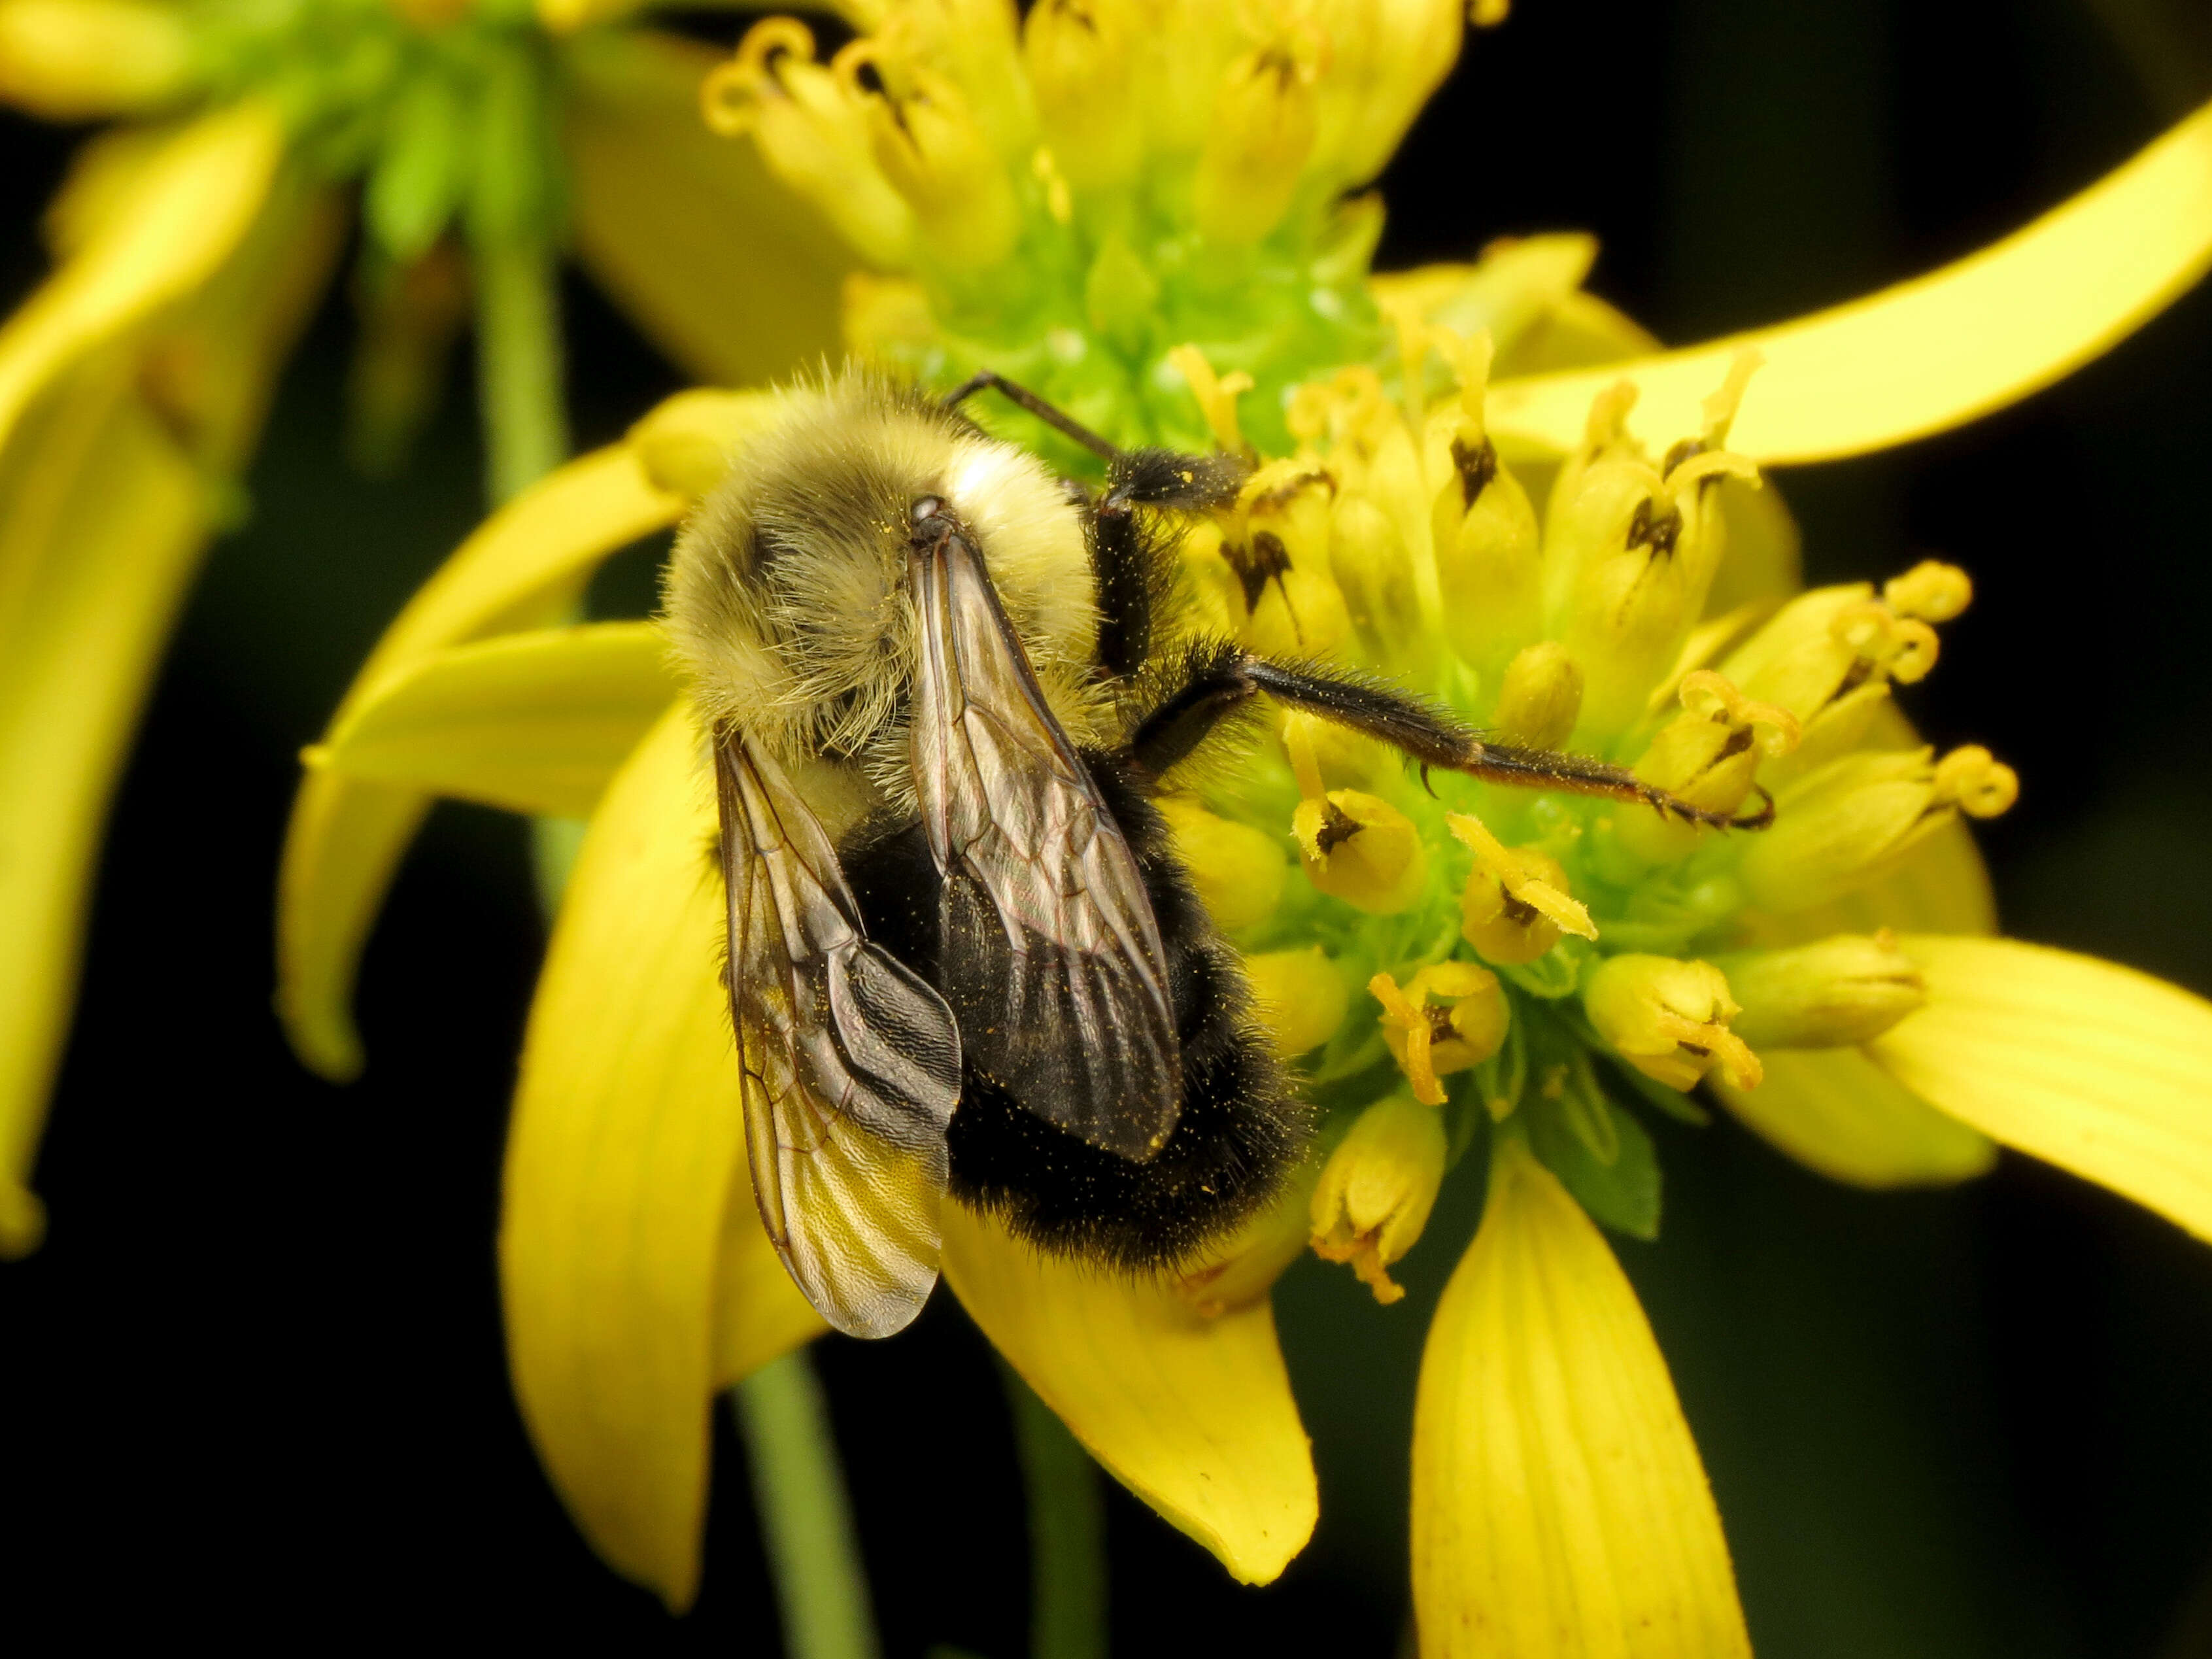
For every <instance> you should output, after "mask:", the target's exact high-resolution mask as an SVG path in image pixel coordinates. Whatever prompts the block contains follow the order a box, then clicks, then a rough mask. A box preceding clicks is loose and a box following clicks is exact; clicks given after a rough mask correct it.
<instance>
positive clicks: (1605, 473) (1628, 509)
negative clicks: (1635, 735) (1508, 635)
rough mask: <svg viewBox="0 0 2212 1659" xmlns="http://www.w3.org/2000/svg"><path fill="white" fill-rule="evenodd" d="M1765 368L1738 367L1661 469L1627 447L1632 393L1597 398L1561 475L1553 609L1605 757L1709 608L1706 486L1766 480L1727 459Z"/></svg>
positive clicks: (1714, 516)
mask: <svg viewBox="0 0 2212 1659" xmlns="http://www.w3.org/2000/svg"><path fill="white" fill-rule="evenodd" d="M1756 361H1757V360H1756V358H1755V356H1752V355H1751V354H1745V355H1743V356H1740V357H1739V358H1738V359H1737V361H1736V362H1735V365H1734V367H1733V368H1731V369H1730V371H1729V378H1728V380H1727V381H1726V383H1725V384H1724V385H1723V386H1722V388H1721V389H1720V391H1719V392H1716V393H1715V394H1714V395H1713V396H1712V397H1711V398H1708V399H1706V403H1705V416H1706V419H1705V436H1704V437H1703V438H1701V439H1698V440H1695V441H1689V442H1686V443H1683V444H1680V445H1677V446H1676V447H1675V448H1674V451H1673V452H1672V453H1670V454H1669V455H1668V459H1667V465H1665V466H1664V467H1663V468H1656V469H1655V468H1654V467H1652V466H1651V465H1650V463H1649V462H1648V461H1646V460H1645V459H1643V456H1642V453H1641V452H1640V451H1639V450H1638V448H1637V447H1635V446H1634V445H1633V444H1632V442H1630V441H1628V440H1627V439H1626V436H1625V433H1624V428H1623V427H1622V424H1621V423H1622V422H1623V421H1625V419H1626V414H1627V410H1628V408H1629V406H1630V405H1631V404H1632V403H1633V401H1634V391H1633V388H1632V387H1629V386H1620V387H1615V388H1614V389H1613V391H1612V392H1608V393H1606V394H1602V395H1601V396H1600V397H1599V398H1598V399H1597V401H1596V404H1595V405H1594V406H1593V408H1592V410H1591V416H1590V430H1589V436H1588V437H1587V438H1586V439H1585V441H1584V447H1583V451H1581V452H1577V457H1576V458H1572V459H1570V461H1569V463H1568V465H1567V466H1566V467H1564V468H1562V469H1561V476H1560V482H1559V485H1557V486H1555V487H1554V489H1553V498H1552V499H1553V516H1552V520H1551V522H1550V524H1549V526H1547V531H1548V544H1547V551H1546V555H1545V556H1546V562H1547V567H1548V568H1547V571H1546V575H1545V583H1546V594H1545V599H1546V605H1545V609H1546V614H1547V618H1548V620H1549V622H1550V623H1551V628H1550V631H1551V632H1552V633H1553V635H1554V636H1555V637H1557V638H1558V639H1559V640H1560V641H1562V642H1563V643H1564V644H1565V646H1566V647H1567V648H1568V650H1570V651H1571V652H1572V653H1574V658H1575V660H1576V661H1577V663H1579V664H1581V665H1582V668H1583V675H1584V678H1585V685H1584V690H1583V715H1582V727H1581V729H1582V730H1583V732H1585V733H1587V734H1588V735H1589V738H1590V739H1591V740H1592V741H1593V742H1594V743H1595V744H1598V745H1600V746H1602V745H1603V744H1605V743H1606V742H1607V741H1608V740H1610V739H1611V738H1613V737H1614V736H1616V735H1617V734H1619V733H1620V732H1623V731H1625V730H1626V729H1627V728H1628V727H1629V726H1632V725H1633V724H1635V723H1636V721H1637V720H1638V719H1640V718H1641V717H1642V715H1643V714H1644V708H1645V707H1646V705H1647V704H1648V702H1650V693H1651V689H1652V687H1653V686H1655V685H1656V684H1659V683H1660V681H1661V680H1662V679H1663V678H1665V676H1666V675H1667V673H1668V670H1669V669H1671V668H1672V667H1673V666H1674V660H1675V658H1676V657H1677V655H1678V654H1679V653H1680V649H1681V646H1682V641H1684V639H1685V638H1686V637H1687V635H1688V634H1689V630H1690V629H1691V628H1692V625H1693V624H1694V623H1696V621H1697V619H1698V616H1699V611H1701V610H1702V608H1703V607H1704V605H1705V594H1706V592H1708V591H1709V590H1710V589H1711V586H1712V580H1713V574H1714V572H1715V571H1716V570H1717V569H1718V568H1719V566H1720V559H1721V554H1722V552H1723V545H1724V529H1723V518H1722V515H1721V513H1720V512H1719V510H1718V505H1717V495H1715V494H1714V492H1713V491H1712V490H1711V489H1710V488H1709V486H1711V485H1712V484H1714V483H1717V482H1718V481H1719V480H1720V479H1721V478H1723V477H1730V476H1734V477H1745V478H1748V479H1751V480H1753V481H1754V482H1755V481H1756V480H1757V478H1758V470H1757V469H1756V468H1755V467H1753V465H1751V463H1750V462H1749V461H1747V460H1746V459H1743V458H1742V457H1741V456H1739V455H1735V454H1731V453H1729V452H1728V451H1727V450H1726V449H1725V448H1723V447H1722V444H1723V441H1724V440H1725V438H1726V435H1727V432H1728V428H1729V423H1730V422H1732V421H1733V419H1734V418H1735V406H1736V404H1737V402H1738V400H1739V399H1740V398H1741V395H1742V391H1743V384H1744V381H1745V380H1746V378H1747V376H1748V374H1750V371H1751V369H1752V368H1754V367H1755V366H1756ZM1585 454H1586V459H1585V458H1584V457H1585ZM1570 477H1571V478H1572V483H1571V487H1570V483H1569V480H1570Z"/></svg>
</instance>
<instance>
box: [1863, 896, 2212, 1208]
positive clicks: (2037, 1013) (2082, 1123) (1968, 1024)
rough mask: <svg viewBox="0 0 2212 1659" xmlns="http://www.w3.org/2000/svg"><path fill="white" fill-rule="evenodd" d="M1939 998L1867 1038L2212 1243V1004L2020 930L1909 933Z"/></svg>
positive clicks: (2006, 1126)
mask: <svg viewBox="0 0 2212 1659" xmlns="http://www.w3.org/2000/svg"><path fill="white" fill-rule="evenodd" d="M1900 943H1901V944H1902V945H1903V946H1904V949H1905V954H1906V955H1908V956H1910V957H1911V958H1912V959H1913V961H1914V962H1915V963H1917V964H1918V965H1919V967H1920V969H1921V972H1922V974H1923V975H1924V977H1925V978H1926V980H1927V981H1928V1002H1927V1006H1924V1007H1923V1008H1922V1009H1920V1010H1919V1011H1918V1012H1916V1013H1911V1014H1908V1015H1906V1016H1905V1018H1904V1019H1903V1020H1901V1021H1899V1023H1898V1024H1896V1025H1894V1026H1893V1027H1892V1028H1891V1029H1890V1030H1888V1031H1887V1032H1885V1033H1884V1034H1883V1035H1882V1036H1879V1037H1877V1038H1876V1039H1875V1041H1874V1042H1870V1043H1869V1044H1868V1045H1867V1052H1868V1053H1869V1054H1871V1055H1872V1056H1873V1057H1874V1059H1875V1061H1876V1062H1877V1063H1879V1064H1880V1065H1881V1066H1882V1068H1883V1069H1884V1070H1886V1071H1887V1072H1888V1073H1889V1074H1890V1075H1891V1076H1892V1077H1893V1078H1895V1079H1897V1080H1898V1081H1899V1083H1901V1084H1903V1085H1905V1087H1906V1088H1908V1089H1910V1090H1911V1091H1912V1092H1913V1093H1915V1094H1917V1095H1918V1096H1920V1097H1922V1098H1923V1099H1924V1100H1927V1101H1929V1103H1932V1104H1934V1105H1936V1106H1939V1107H1941V1108H1942V1109H1943V1110H1945V1111H1947V1112H1948V1113H1950V1114H1951V1115H1953V1116H1954V1117H1957V1118H1960V1119H1961V1120H1963V1121H1966V1122H1967V1123H1970V1124H1972V1126H1973V1127H1975V1128H1977V1129H1979V1130H1980V1131H1981V1132H1982V1133H1984V1134H1986V1135H1989V1136H1990V1137H1991V1138H1993V1139H1997V1140H2001V1141H2002V1142H2003V1143H2004V1144H2005V1145H2006V1146H2016V1147H2018V1148H2019V1149H2020V1150H2021V1152H2031V1153H2033V1154H2034V1156H2036V1157H2037V1158H2045V1159H2047V1160H2048V1161H2049V1162H2051V1163H2053V1164H2058V1165H2060V1166H2061V1167H2062V1168H2064V1169H2068V1170H2072V1171H2073V1172H2074V1173H2075V1175H2078V1176H2085V1177H2087V1179H2089V1180H2091V1181H2094V1182H2101V1183H2102V1184H2103V1185H2105V1186H2107V1187H2110V1188H2112V1190H2113V1191H2115V1192H2117V1193H2120V1194H2124V1195H2125V1196H2127V1197H2129V1198H2131V1199H2133V1200H2135V1201H2136V1203H2138V1204H2141V1205H2143V1206H2147V1207H2148V1208H2150V1209H2153V1210H2155V1211H2157V1212H2159V1213H2160V1215H2163V1216H2165V1217H2166V1218H2169V1219H2171V1220H2173V1221H2176V1222H2179V1224H2180V1225H2182V1226H2184V1227H2185V1228H2187V1229H2188V1230H2189V1231H2191V1232H2192V1233H2194V1234H2196V1235H2197V1237H2199V1238H2206V1239H2212V1003H2208V1002H2206V1001H2205V1000H2203V998H2202V997H2197V996H2192V995H2191V994H2189V993H2188V992H2186V991H2184V990H2182V989H2180V988H2179V987H2177V986H2172V985H2168V984H2167V983H2166V981H2163V980H2157V979H2153V978H2152V977H2151V976H2150V975H2148V974H2139V973H2137V972H2136V971H2135V969H2131V968H2122V967H2120V966H2118V964H2116V963H2109V962H2100V961H2099V960H2098V959H2097V958H2096V957H2083V956H2075V954H2074V953H2073V952H2071V951H2054V950H2050V949H2047V948H2046V947H2045V946H2042V945H2023V944H2021V943H2020V942H2019V941H2018V940H2017V939H1945V938H1941V937H1938V936H1936V935H1933V934H1915V935H1912V936H1911V937H1909V938H1906V939H1903V940H1901V941H1900Z"/></svg>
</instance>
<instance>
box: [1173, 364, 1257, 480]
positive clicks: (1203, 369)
mask: <svg viewBox="0 0 2212 1659" xmlns="http://www.w3.org/2000/svg"><path fill="white" fill-rule="evenodd" d="M1168 362H1170V363H1172V364H1174V365H1175V367H1176V370H1177V371H1178V372H1179V373H1181V374H1182V378H1183V379H1184V380H1186V381H1188V383H1189V386H1190V390H1191V395H1192V396H1193V397H1194V398H1197V399H1198V407H1199V411H1200V413H1201V414H1203V415H1204V416H1206V427H1207V428H1208V429H1209V430H1210V431H1212V434H1213V441H1214V443H1215V444H1216V445H1217V446H1218V447H1219V448H1220V450H1221V452H1222V453H1223V454H1225V455H1245V454H1249V453H1251V452H1250V449H1249V447H1248V446H1247V445H1246V444H1245V442H1244V434H1243V430H1242V429H1241V428H1239V427H1238V426H1237V398H1240V397H1242V396H1243V394H1244V393H1246V392H1249V391H1250V390H1251V389H1252V377H1251V376H1250V375H1249V374H1246V373H1245V372H1244V371H1243V369H1241V368H1240V369H1237V370H1235V371H1234V372H1232V373H1231V374H1215V373H1214V372H1213V365H1212V363H1209V362H1206V354H1205V353H1204V352H1203V351H1200V349H1198V348H1197V347H1196V346H1194V345H1179V346H1177V347H1176V349H1174V350H1172V351H1170V352H1169V353H1168Z"/></svg>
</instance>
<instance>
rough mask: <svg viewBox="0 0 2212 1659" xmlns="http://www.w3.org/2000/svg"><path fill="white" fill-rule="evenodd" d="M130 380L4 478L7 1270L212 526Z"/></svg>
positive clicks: (75, 401) (0, 604) (54, 415)
mask: <svg viewBox="0 0 2212 1659" xmlns="http://www.w3.org/2000/svg"><path fill="white" fill-rule="evenodd" d="M132 381H133V365H132V363H131V362H130V360H129V359H128V357H127V356H120V355H116V354H110V355H109V356H106V357H104V358H103V359H102V360H101V361H100V362H98V363H96V364H90V363H88V364H84V365H81V366H80V368H79V369H78V371H77V372H76V373H75V374H72V375H71V376H70V380H69V382H68V383H67V384H66V385H65V386H64V387H62V388H60V389H59V390H58V392H57V394H56V395H55V396H54V397H53V398H52V399H50V400H49V402H48V403H47V404H46V405H44V406H42V407H41V408H40V410H37V411H35V412H34V413H33V416H32V418H31V419H30V420H28V421H27V422H24V424H23V425H22V426H21V427H20V428H17V431H16V435H15V442H14V443H13V444H12V445H10V446H9V453H8V454H7V457H6V465H5V466H4V469H0V497H4V499H5V500H6V501H7V510H6V513H5V514H4V516H0V1256H9V1255H21V1254H22V1253H24V1252H25V1251H27V1250H29V1249H33V1248H35V1246H36V1245H37V1243H38V1238H39V1222H38V1216H39V1212H38V1208H37V1203H36V1200H33V1198H31V1196H30V1194H29V1192H28V1190H27V1183H28V1182H29V1179H30V1172H31V1164H32V1160H33V1157H34V1155H35V1154H36V1152H37V1149H38V1134H39V1127H40V1123H41V1121H43V1119H44V1116H45V1108H46V1093H47V1090H48V1088H49V1086H50V1085H51V1083H52V1074H53V1070H54V1066H55V1065H56V1063H57V1061H58V1059H59V1057H60V1049H61V1044H62V1041H63V1039H64V1036H66V1034H67V1030H68V1017H69V1010H70V1002H71V1000H72V996H73V994H74V992H75V989H76V969H77V954H78V947H79V935H80V933H81V931H82V926H83V921H84V908H85V902H86V897H87V884H88V878H89V876H90V873H91V866H92V863H93V860H94V857H95V855H96V854H97V853H98V851H99V847H100V820H101V818H102V817H103V816H104V815H105V812H106V805H107V798H108V794H109V793H110V791H111V790H112V788H113V787H114V782H115V775H116V772H117V770H118V768H119V766H120V764H121V762H122V758H123V754H124V743H125V738H127V736H128V735H129V733H130V731H131V727H132V726H133V725H134V724H135V723H136V720H137V713H138V707H139V703H140V702H141V701H142V700H143V697H144V696H145V689H146V683H147V680H148V678H149V675H150V673H151V671H152V669H153V666H154V664H155V661H156V659H157V655H158V653H159V651H160V647H161V641H162V639H163V637H164V636H165V635H167V632H168V628H169V623H170V619H171V618H172V617H173V616H174V614H175V611H176V605H177V602H178V600H179V598H180V597H181V596H182V593H183V590H184V586H185V582H186V581H187V580H189V578H190V576H191V571H192V568H193V566H194V563H195V556H196V555H197V552H198V550H199V549H200V547H201V546H202V544H204V540H205V538H206V535H207V532H208V530H209V528H210V519H211V507H212V505H213V503H212V502H211V501H210V499H209V492H208V490H207V489H206V487H205V485H204V483H203V481H202V479H201V477H200V476H199V474H198V472H197V470H196V469H195V468H194V467H193V465H192V464H191V459H190V458H189V457H187V456H186V455H185V454H184V453H182V452H181V451H180V450H179V448H178V447H177V446H176V444H175V442H174V441H173V440H172V439H171V437H170V435H168V433H167V431H165V430H164V429H163V428H162V427H161V422H159V421H158V420H156V419H155V416H154V415H153V414H152V412H151V411H150V410H148V409H147V408H146V407H145V406H144V404H142V403H141V402H140V401H139V400H138V399H137V398H136V397H135V396H134V395H133V385H132Z"/></svg>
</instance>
